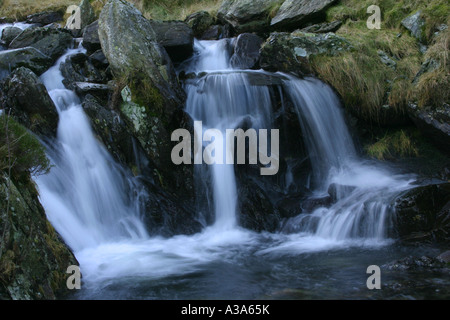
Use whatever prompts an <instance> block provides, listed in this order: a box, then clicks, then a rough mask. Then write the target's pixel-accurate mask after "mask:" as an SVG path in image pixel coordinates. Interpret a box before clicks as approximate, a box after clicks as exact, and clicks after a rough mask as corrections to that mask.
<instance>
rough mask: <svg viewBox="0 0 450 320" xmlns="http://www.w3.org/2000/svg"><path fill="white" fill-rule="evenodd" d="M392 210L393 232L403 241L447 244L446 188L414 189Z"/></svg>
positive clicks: (449, 199)
mask: <svg viewBox="0 0 450 320" xmlns="http://www.w3.org/2000/svg"><path fill="white" fill-rule="evenodd" d="M394 208H395V211H396V215H397V232H398V235H399V237H400V238H401V239H404V240H407V241H417V240H420V241H423V240H426V241H445V242H448V241H449V234H450V184H449V183H443V184H433V185H428V186H424V187H418V188H414V189H412V190H410V191H408V192H406V193H405V194H403V195H401V196H399V197H398V198H397V199H396V201H395V203H394Z"/></svg>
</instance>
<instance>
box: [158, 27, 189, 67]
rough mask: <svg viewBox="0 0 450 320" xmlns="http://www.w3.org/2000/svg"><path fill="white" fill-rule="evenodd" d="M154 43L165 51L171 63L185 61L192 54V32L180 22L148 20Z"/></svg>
mask: <svg viewBox="0 0 450 320" xmlns="http://www.w3.org/2000/svg"><path fill="white" fill-rule="evenodd" d="M150 25H151V26H152V28H153V30H154V31H155V34H156V41H157V42H158V43H159V44H160V45H162V46H163V47H164V49H166V51H167V53H168V54H169V57H170V58H171V59H172V61H173V62H181V61H183V60H186V59H187V58H189V57H190V56H192V54H193V53H194V32H193V31H192V29H191V28H190V27H189V26H188V25H187V24H186V23H185V22H182V21H157V20H150Z"/></svg>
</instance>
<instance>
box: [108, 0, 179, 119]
mask: <svg viewBox="0 0 450 320" xmlns="http://www.w3.org/2000/svg"><path fill="white" fill-rule="evenodd" d="M99 37H100V43H101V46H102V50H103V52H104V54H105V56H106V58H107V59H108V61H109V63H110V67H111V69H112V72H113V74H114V76H115V77H116V78H119V79H120V78H121V79H127V80H128V83H129V84H130V85H131V87H132V93H133V98H132V99H135V100H134V102H137V103H141V104H142V105H145V106H146V108H149V109H151V110H152V111H153V112H154V113H155V114H161V115H163V116H164V117H165V118H166V119H168V118H170V115H171V114H172V113H173V111H174V110H176V109H177V108H180V107H182V105H183V104H184V100H185V93H184V91H183V89H182V88H181V86H180V84H179V82H178V79H177V77H176V74H175V70H174V68H173V64H172V62H171V60H170V58H169V56H168V55H167V52H166V51H165V50H164V48H163V47H162V46H161V45H159V44H158V42H157V36H156V34H155V32H154V30H153V28H152V26H151V23H150V21H149V20H147V19H145V18H144V16H142V14H141V13H140V12H139V11H138V10H137V9H136V8H135V7H134V6H133V5H132V4H130V3H129V2H126V1H123V0H110V1H108V3H107V4H106V5H105V6H104V7H103V10H102V12H101V14H100V19H99Z"/></svg>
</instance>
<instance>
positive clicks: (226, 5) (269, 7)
mask: <svg viewBox="0 0 450 320" xmlns="http://www.w3.org/2000/svg"><path fill="white" fill-rule="evenodd" d="M281 3H282V1H280V0H224V1H223V2H222V5H221V6H220V8H219V11H218V12H217V17H218V18H219V19H220V20H221V21H223V22H224V23H229V24H230V25H231V26H232V27H233V28H234V30H235V31H236V32H237V33H243V32H266V31H268V30H269V26H270V15H271V13H272V12H273V11H274V10H275V9H277V8H278V7H279V5H280V4H281Z"/></svg>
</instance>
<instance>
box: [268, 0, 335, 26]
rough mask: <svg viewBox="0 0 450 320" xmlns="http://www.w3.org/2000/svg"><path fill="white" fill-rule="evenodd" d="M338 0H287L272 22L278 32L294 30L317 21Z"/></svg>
mask: <svg viewBox="0 0 450 320" xmlns="http://www.w3.org/2000/svg"><path fill="white" fill-rule="evenodd" d="M334 2H336V0H315V1H309V0H286V1H284V2H283V4H282V5H281V7H280V9H279V10H278V12H277V13H276V15H275V17H273V19H272V20H271V22H270V25H271V27H272V28H277V30H281V29H286V30H294V29H297V28H300V27H302V26H304V25H306V24H307V23H310V22H313V21H315V20H317V18H318V17H320V15H321V14H322V13H324V12H325V10H326V9H327V8H328V7H329V6H330V5H332V4H333V3H334Z"/></svg>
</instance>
